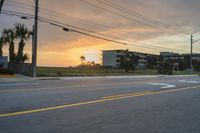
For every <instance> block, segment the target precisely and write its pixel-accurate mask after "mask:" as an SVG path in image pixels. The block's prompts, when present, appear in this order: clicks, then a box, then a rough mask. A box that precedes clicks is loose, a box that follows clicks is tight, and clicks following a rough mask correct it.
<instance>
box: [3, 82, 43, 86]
mask: <svg viewBox="0 0 200 133" xmlns="http://www.w3.org/2000/svg"><path fill="white" fill-rule="evenodd" d="M37 84H39V83H8V84H0V86H22V85H37Z"/></svg>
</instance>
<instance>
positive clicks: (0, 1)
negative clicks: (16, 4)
mask: <svg viewBox="0 0 200 133" xmlns="http://www.w3.org/2000/svg"><path fill="white" fill-rule="evenodd" d="M3 3H4V0H0V14H1V10H2V7H3Z"/></svg>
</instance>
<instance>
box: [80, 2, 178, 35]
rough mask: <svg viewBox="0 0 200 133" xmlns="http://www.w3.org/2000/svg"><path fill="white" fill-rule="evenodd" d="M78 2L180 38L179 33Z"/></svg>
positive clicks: (91, 4)
mask: <svg viewBox="0 0 200 133" xmlns="http://www.w3.org/2000/svg"><path fill="white" fill-rule="evenodd" d="M80 1H81V2H83V3H85V4H87V5H90V6H92V7H95V8H99V9H101V10H103V11H105V12H109V13H111V14H113V15H116V16H120V17H123V18H126V19H128V20H130V21H133V22H137V23H139V24H143V25H146V26H149V27H151V28H154V29H158V30H161V31H164V32H167V33H170V34H173V35H175V34H177V36H180V35H178V34H180V33H176V32H173V31H168V30H165V29H163V28H160V27H156V26H153V25H151V24H149V23H145V22H142V21H139V20H135V19H132V18H130V17H127V16H125V15H122V14H120V13H116V12H114V11H111V10H109V9H106V8H104V7H100V6H98V5H96V4H93V3H90V2H88V1H85V0H80Z"/></svg>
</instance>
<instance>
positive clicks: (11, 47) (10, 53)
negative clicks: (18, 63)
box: [9, 42, 15, 62]
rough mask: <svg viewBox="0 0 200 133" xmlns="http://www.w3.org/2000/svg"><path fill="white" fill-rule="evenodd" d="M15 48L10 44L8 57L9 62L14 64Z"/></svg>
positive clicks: (12, 43)
mask: <svg viewBox="0 0 200 133" xmlns="http://www.w3.org/2000/svg"><path fill="white" fill-rule="evenodd" d="M14 53H15V46H14V42H11V43H10V46H9V57H10V62H14V60H15V59H14V58H15V54H14Z"/></svg>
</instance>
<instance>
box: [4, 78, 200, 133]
mask: <svg viewBox="0 0 200 133" xmlns="http://www.w3.org/2000/svg"><path fill="white" fill-rule="evenodd" d="M0 101H1V102H0V133H200V126H199V125H200V77H199V76H185V77H180V76H179V77H176V76H158V77H100V78H88V79H87V78H83V79H81V78H80V79H75V78H74V79H63V80H34V81H21V82H1V83H0Z"/></svg>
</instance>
